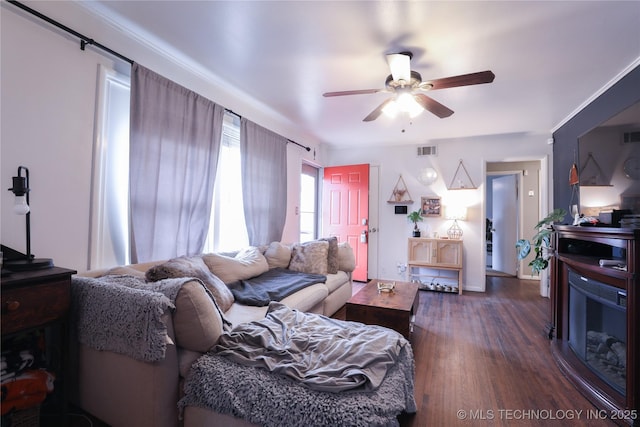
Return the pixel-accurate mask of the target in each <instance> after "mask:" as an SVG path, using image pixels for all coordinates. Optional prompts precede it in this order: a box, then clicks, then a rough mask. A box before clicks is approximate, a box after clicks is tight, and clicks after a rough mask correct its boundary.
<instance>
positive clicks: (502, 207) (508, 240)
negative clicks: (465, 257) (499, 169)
mask: <svg viewBox="0 0 640 427" xmlns="http://www.w3.org/2000/svg"><path fill="white" fill-rule="evenodd" d="M491 191H492V192H493V204H492V211H493V218H492V220H493V236H492V241H493V254H492V259H491V260H492V263H493V265H492V267H493V269H494V270H497V271H500V272H503V273H506V274H509V275H513V276H515V275H516V272H517V265H518V255H517V252H516V240H517V239H518V179H517V176H516V175H505V176H502V177H499V178H495V179H494V180H493V181H492V190H491Z"/></svg>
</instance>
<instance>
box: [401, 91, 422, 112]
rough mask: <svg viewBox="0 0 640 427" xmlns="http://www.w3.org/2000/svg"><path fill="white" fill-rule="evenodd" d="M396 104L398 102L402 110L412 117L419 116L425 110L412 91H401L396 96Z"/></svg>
mask: <svg viewBox="0 0 640 427" xmlns="http://www.w3.org/2000/svg"><path fill="white" fill-rule="evenodd" d="M396 104H398V109H399V110H400V111H403V112H405V113H407V114H409V117H411V118H414V117H417V116H418V115H420V113H422V111H424V108H422V105H420V104H418V102H417V101H416V100H415V98H414V96H413V94H412V93H411V92H410V91H406V92H402V93H400V94H399V95H398V97H397V98H396Z"/></svg>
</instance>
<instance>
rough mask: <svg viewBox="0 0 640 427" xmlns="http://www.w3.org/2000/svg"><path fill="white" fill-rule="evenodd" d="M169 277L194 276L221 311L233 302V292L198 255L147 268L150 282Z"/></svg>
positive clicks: (225, 309)
mask: <svg viewBox="0 0 640 427" xmlns="http://www.w3.org/2000/svg"><path fill="white" fill-rule="evenodd" d="M170 277H195V278H196V279H200V280H202V283H204V284H205V286H206V287H207V289H209V290H210V291H211V293H212V294H213V297H214V298H215V300H216V303H218V307H220V310H222V311H223V312H225V311H227V310H228V309H229V308H230V307H231V305H232V304H233V294H232V293H231V291H230V290H229V288H227V286H226V285H225V284H224V283H223V282H222V281H221V280H220V279H219V278H218V277H216V276H215V275H214V274H213V273H211V271H210V270H209V268H207V266H206V264H205V263H204V261H203V260H202V258H200V257H185V256H182V257H179V258H173V259H170V260H169V261H167V262H165V263H163V264H159V265H156V266H154V267H151V268H150V269H149V270H147V273H146V278H147V280H149V281H151V282H156V281H158V280H162V279H168V278H170Z"/></svg>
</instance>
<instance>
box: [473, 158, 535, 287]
mask: <svg viewBox="0 0 640 427" xmlns="http://www.w3.org/2000/svg"><path fill="white" fill-rule="evenodd" d="M545 167H546V162H543V161H542V160H524V161H514V162H487V163H486V176H485V200H486V203H485V214H486V215H485V221H486V233H485V252H486V255H485V257H486V263H485V264H486V275H487V276H517V277H518V278H521V279H522V278H527V279H530V278H531V279H534V278H535V279H539V278H540V277H539V276H536V277H534V276H532V274H531V271H530V267H528V266H527V265H526V263H524V262H522V261H518V260H517V252H516V247H515V243H516V241H517V239H520V238H523V237H525V238H530V237H531V236H530V235H532V234H533V231H534V226H535V224H536V223H537V222H538V221H539V218H540V212H541V204H542V202H543V200H544V197H546V192H543V193H544V194H541V191H542V182H543V181H544V179H542V177H543V176H544V172H543V168H545ZM503 176H515V177H516V182H517V184H516V190H515V191H517V193H516V197H515V198H514V199H511V200H512V201H511V202H510V203H513V205H514V206H511V207H505V208H500V209H505V210H508V211H509V212H515V213H510V214H508V215H509V218H510V219H515V220H516V221H515V225H514V224H513V223H506V224H507V225H501V224H500V221H498V224H496V223H495V221H494V212H493V209H494V207H493V201H494V192H493V181H494V180H496V179H498V177H503ZM496 225H497V226H498V228H496ZM502 227H510V228H509V230H502V229H501V228H502ZM507 231H508V232H510V233H512V234H507ZM496 233H501V236H506V237H505V238H504V239H503V241H502V242H503V246H502V250H501V251H500V250H497V249H498V248H497V247H496V243H497V242H496V241H495V240H496V239H497V238H498V236H496ZM513 233H515V234H513ZM496 257H499V258H500V259H496ZM505 265H509V266H514V267H513V268H515V270H514V269H513V268H512V269H511V270H509V269H506V268H505V267H504V266H505ZM496 266H498V269H496ZM504 270H506V271H504Z"/></svg>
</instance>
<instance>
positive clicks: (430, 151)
mask: <svg viewBox="0 0 640 427" xmlns="http://www.w3.org/2000/svg"><path fill="white" fill-rule="evenodd" d="M437 155H438V147H437V146H436V145H425V146H423V147H418V156H437Z"/></svg>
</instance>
